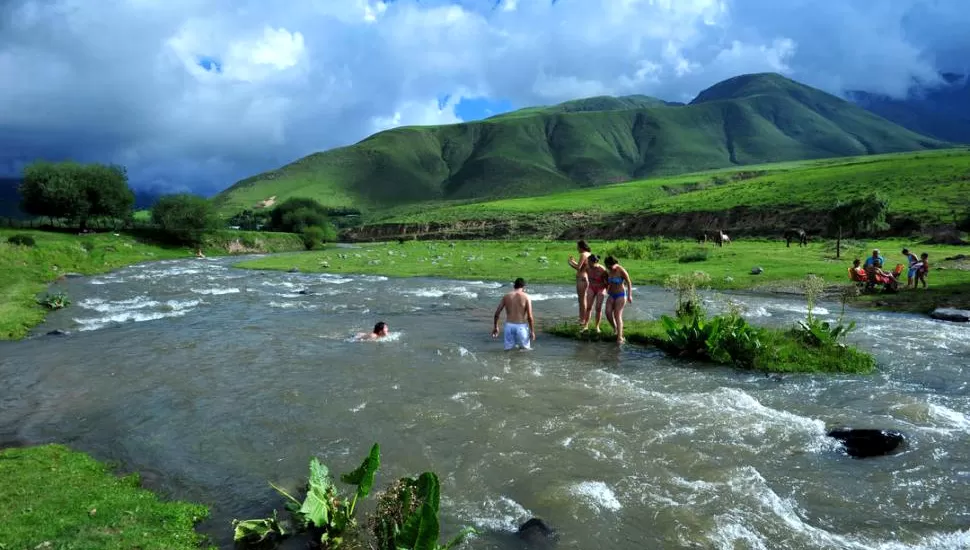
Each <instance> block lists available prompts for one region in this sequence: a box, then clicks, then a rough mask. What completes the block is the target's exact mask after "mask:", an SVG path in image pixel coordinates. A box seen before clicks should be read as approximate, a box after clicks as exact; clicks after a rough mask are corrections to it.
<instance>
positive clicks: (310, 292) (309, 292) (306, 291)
mask: <svg viewBox="0 0 970 550" xmlns="http://www.w3.org/2000/svg"><path fill="white" fill-rule="evenodd" d="M297 294H302V295H304V296H312V295H313V291H312V290H307V289H305V288H304V289H303V290H300V291H298V292H297Z"/></svg>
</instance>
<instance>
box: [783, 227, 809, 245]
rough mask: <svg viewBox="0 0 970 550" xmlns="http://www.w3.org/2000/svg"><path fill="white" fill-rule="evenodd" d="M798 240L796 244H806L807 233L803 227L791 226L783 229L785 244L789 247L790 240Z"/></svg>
mask: <svg viewBox="0 0 970 550" xmlns="http://www.w3.org/2000/svg"><path fill="white" fill-rule="evenodd" d="M792 241H798V246H808V234H807V233H805V230H804V229H798V228H792V229H786V230H785V246H787V247H789V248H791V242H792Z"/></svg>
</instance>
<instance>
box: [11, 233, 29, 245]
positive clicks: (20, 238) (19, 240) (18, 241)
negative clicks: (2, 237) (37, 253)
mask: <svg viewBox="0 0 970 550" xmlns="http://www.w3.org/2000/svg"><path fill="white" fill-rule="evenodd" d="M7 242H8V243H10V244H13V245H17V246H34V244H35V243H34V238H33V237H31V236H30V235H23V234H17V235H11V236H10V238H9V239H7Z"/></svg>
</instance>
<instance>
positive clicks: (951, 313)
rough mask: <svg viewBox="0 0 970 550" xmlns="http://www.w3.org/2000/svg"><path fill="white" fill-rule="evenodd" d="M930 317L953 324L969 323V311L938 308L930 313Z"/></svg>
mask: <svg viewBox="0 0 970 550" xmlns="http://www.w3.org/2000/svg"><path fill="white" fill-rule="evenodd" d="M930 317H932V318H934V319H939V320H941V321H952V322H954V323H970V310H966V309H955V308H952V307H938V308H936V309H934V310H933V311H932V312H931V313H930Z"/></svg>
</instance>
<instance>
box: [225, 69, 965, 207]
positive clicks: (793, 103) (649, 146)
mask: <svg viewBox="0 0 970 550" xmlns="http://www.w3.org/2000/svg"><path fill="white" fill-rule="evenodd" d="M944 146H946V144H945V143H944V142H941V141H938V140H935V139H932V138H929V137H926V136H922V135H919V134H916V133H914V132H911V131H909V130H906V129H905V128H902V127H900V126H897V125H895V124H893V123H891V122H889V121H887V120H884V119H882V118H879V117H878V116H876V115H874V114H872V113H869V112H868V111H865V110H864V109H862V108H860V107H858V106H856V105H854V104H852V103H850V102H847V101H845V100H843V99H840V98H838V97H835V96H833V95H830V94H827V93H825V92H822V91H820V90H816V89H814V88H810V87H808V86H805V85H803V84H799V83H797V82H795V81H792V80H789V79H787V78H785V77H782V76H780V75H777V74H755V75H745V76H739V77H736V78H732V79H729V80H726V81H724V82H721V83H719V84H716V85H714V86H712V87H711V88H708V89H707V90H704V91H703V92H701V93H700V94H699V95H698V96H697V98H696V99H694V101H692V102H691V103H690V104H688V105H680V104H671V103H666V102H663V101H661V100H658V99H655V98H650V97H647V96H628V97H620V98H610V97H597V98H589V99H583V100H577V101H570V102H567V103H563V104H560V105H555V106H551V107H537V108H529V109H523V110H520V111H515V112H512V113H507V114H504V115H499V116H496V117H492V118H489V119H485V120H482V121H477V122H470V123H462V124H453V125H447V126H426V127H402V128H395V129H393V130H387V131H384V132H380V133H377V134H374V135H373V136H370V137H368V138H367V139H364V140H363V141H361V142H359V143H357V144H355V145H351V146H348V147H341V148H337V149H332V150H330V151H325V152H322V153H315V154H313V155H310V156H308V157H304V158H302V159H300V160H298V161H296V162H294V163H292V164H289V165H286V166H283V167H282V168H279V169H277V170H273V171H270V172H266V173H263V174H259V175H256V176H253V177H251V178H247V179H245V180H242V181H240V182H238V183H236V184H235V185H233V186H232V187H230V188H229V189H227V190H225V191H223V192H222V193H220V194H219V195H217V196H216V197H215V201H216V203H217V204H218V205H219V207H220V209H221V210H222V211H223V212H227V213H228V212H235V211H238V210H241V209H244V208H253V207H254V206H255V205H257V204H258V203H260V202H261V201H267V202H263V204H272V202H273V201H280V200H284V199H286V198H288V197H293V196H300V197H310V198H314V199H317V200H319V201H320V202H322V203H324V204H326V205H328V206H356V207H359V208H363V209H381V208H385V207H388V206H396V205H401V204H408V203H419V202H427V201H442V200H482V199H495V198H503V197H516V196H534V195H542V194H547V193H553V192H559V191H568V190H571V189H578V188H583V187H590V186H598V185H603V184H609V183H616V182H622V181H628V180H633V179H642V178H645V177H648V176H659V175H671V174H680V173H686V172H693V171H699V170H707V169H714V168H722V167H729V166H737V165H747V164H761V163H768V162H779V161H790V160H802V159H817V158H827V157H842V156H852V155H868V154H877V153H889V152H897V151H913V150H921V149H935V148H940V147H944Z"/></svg>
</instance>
